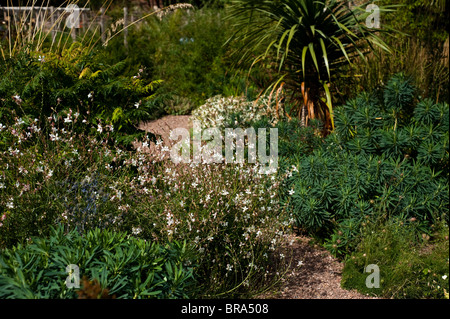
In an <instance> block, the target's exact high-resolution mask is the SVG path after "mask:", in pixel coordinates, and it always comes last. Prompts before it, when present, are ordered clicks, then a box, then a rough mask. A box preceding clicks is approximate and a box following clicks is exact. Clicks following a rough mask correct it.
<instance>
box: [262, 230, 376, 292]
mask: <svg viewBox="0 0 450 319" xmlns="http://www.w3.org/2000/svg"><path fill="white" fill-rule="evenodd" d="M292 239H293V244H292V246H290V247H289V249H292V254H293V256H292V258H293V261H292V265H291V269H290V271H289V272H288V273H287V278H286V280H285V282H283V283H282V284H281V289H279V290H278V291H276V292H269V293H266V294H264V295H262V296H260V298H270V299H373V297H369V296H365V295H363V294H360V293H359V292H357V291H349V290H345V289H343V288H341V285H340V283H341V275H342V269H343V267H344V265H343V263H341V262H339V261H338V260H337V259H336V258H334V257H333V256H331V254H330V253H329V252H328V251H327V250H326V249H324V248H322V247H319V246H317V245H315V246H313V245H311V244H310V243H309V242H310V240H311V239H310V238H307V237H301V236H292ZM299 262H301V265H299Z"/></svg>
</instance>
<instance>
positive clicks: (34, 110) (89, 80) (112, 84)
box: [0, 44, 160, 144]
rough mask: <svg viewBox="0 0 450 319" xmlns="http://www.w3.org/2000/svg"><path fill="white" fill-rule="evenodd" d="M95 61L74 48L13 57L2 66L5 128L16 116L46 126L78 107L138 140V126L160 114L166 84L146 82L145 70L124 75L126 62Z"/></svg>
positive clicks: (0, 87)
mask: <svg viewBox="0 0 450 319" xmlns="http://www.w3.org/2000/svg"><path fill="white" fill-rule="evenodd" d="M43 55H44V54H43ZM91 58H92V53H91V54H85V53H84V51H83V49H81V48H80V47H79V46H78V45H77V44H74V45H72V47H71V48H70V49H68V50H67V51H66V52H63V53H62V56H59V55H55V54H53V53H50V52H48V53H46V54H45V56H41V55H39V56H38V55H37V53H36V54H27V53H22V54H20V55H18V56H16V57H13V58H11V59H8V60H7V61H6V62H5V63H4V64H2V65H1V66H0V73H1V74H2V80H1V81H0V94H1V95H2V96H3V97H4V98H2V100H1V101H0V114H3V115H4V116H8V117H9V119H10V120H9V121H6V123H5V124H12V123H11V119H13V118H14V117H16V116H18V117H25V116H30V117H32V118H38V119H39V120H40V121H41V123H44V119H45V118H46V117H48V116H50V115H51V114H52V113H53V112H55V111H56V112H59V111H62V110H64V111H69V109H72V110H74V112H75V111H76V112H77V113H81V114H85V115H87V117H86V120H87V121H88V122H89V123H92V124H95V125H97V124H102V125H111V124H112V125H114V127H115V130H114V131H113V132H112V133H111V134H112V135H113V136H114V137H115V138H116V139H117V140H118V141H119V142H126V138H128V139H129V138H130V136H128V137H126V136H125V134H128V135H131V136H132V135H133V134H134V136H135V137H136V136H137V135H138V132H137V130H136V128H135V126H136V125H137V124H138V123H139V122H140V121H142V120H145V119H151V118H152V116H154V114H152V113H153V106H152V105H151V102H150V101H151V99H152V98H153V94H154V90H155V85H157V84H159V83H160V81H153V82H151V81H149V80H146V75H145V71H144V70H142V69H141V70H139V71H138V70H135V72H136V73H137V75H135V76H134V77H132V76H129V77H127V76H123V75H121V73H122V72H123V69H124V67H125V63H124V62H118V63H116V64H114V65H105V64H103V63H94V62H92V60H91ZM4 119H5V117H3V119H2V121H5V120H4ZM41 128H44V127H41ZM124 144H127V143H124ZM128 144H129V143H128Z"/></svg>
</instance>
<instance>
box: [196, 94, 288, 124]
mask: <svg viewBox="0 0 450 319" xmlns="http://www.w3.org/2000/svg"><path fill="white" fill-rule="evenodd" d="M277 103H278V102H277V101H276V100H275V99H273V98H269V97H268V96H265V95H264V96H262V97H260V98H259V99H257V100H255V101H248V100H247V99H246V98H245V97H233V96H232V97H223V96H220V95H217V96H215V97H212V98H210V99H208V100H206V102H205V104H203V105H202V106H200V107H199V108H197V109H196V110H194V111H193V112H192V116H193V118H194V119H195V120H198V121H200V123H201V126H202V127H203V128H208V127H217V128H223V127H225V126H226V125H228V124H232V125H243V124H245V123H250V122H256V121H258V120H261V119H263V118H268V119H269V122H270V124H276V123H277V122H278V120H279V119H280V118H284V114H283V113H282V112H281V111H280V112H278V113H279V114H277V109H276V107H277ZM279 108H280V110H281V109H282V107H280V106H279ZM233 116H234V118H235V119H234V122H233V123H228V122H227V121H229V119H231V118H232V117H233Z"/></svg>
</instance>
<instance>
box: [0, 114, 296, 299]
mask: <svg viewBox="0 0 450 319" xmlns="http://www.w3.org/2000/svg"><path fill="white" fill-rule="evenodd" d="M83 118H84V115H81V114H78V115H75V114H71V113H68V114H54V115H53V116H52V117H50V118H48V119H46V121H48V123H47V126H49V127H51V128H52V129H51V130H50V131H51V133H50V134H47V133H45V132H44V131H43V130H39V128H38V126H37V122H34V120H31V119H28V118H25V119H16V122H15V124H13V125H12V126H2V129H1V132H0V140H2V141H3V143H2V144H0V145H1V149H0V151H1V152H2V156H1V158H0V167H1V169H2V172H3V174H2V175H0V176H1V178H0V188H1V189H0V216H1V221H0V243H1V246H2V247H12V246H14V245H17V243H22V244H23V243H25V242H26V241H27V240H28V238H30V237H35V236H39V237H45V236H48V235H49V234H50V231H51V226H55V225H58V224H63V225H64V226H65V227H66V229H68V230H70V231H72V230H74V231H77V232H79V233H80V234H84V233H86V232H88V231H90V230H93V229H108V230H110V231H123V232H126V233H127V234H133V235H135V236H139V237H140V238H142V239H146V240H151V241H158V242H159V243H166V242H172V241H174V240H178V241H186V242H187V243H188V245H189V247H193V251H194V253H195V255H196V256H197V263H198V265H199V267H198V268H196V270H195V275H196V276H197V277H198V278H205V280H204V281H202V282H201V283H200V284H199V285H197V286H198V287H200V288H201V290H202V294H201V296H209V297H211V296H237V295H240V296H242V295H246V296H248V295H253V294H255V293H257V292H258V291H259V290H261V289H264V288H267V285H268V284H269V283H270V282H271V280H273V277H272V274H271V271H269V269H268V266H269V265H270V264H271V261H272V259H273V258H275V257H276V256H277V253H278V248H279V247H280V246H281V245H282V244H284V243H285V239H286V237H285V235H286V233H287V232H288V230H289V226H290V223H291V221H290V220H289V218H288V216H286V214H285V212H284V211H283V210H282V209H281V207H280V205H279V203H278V198H277V196H278V185H279V181H278V180H277V179H276V177H275V176H273V179H272V177H270V176H266V175H264V174H261V173H259V168H258V166H255V165H244V166H240V165H224V164H212V165H206V164H201V165H198V164H196V165H194V163H192V164H183V165H181V164H180V165H176V164H174V163H173V162H172V161H170V160H168V159H167V156H166V157H165V158H164V156H165V155H168V153H167V152H168V151H169V148H168V147H167V146H163V144H162V143H160V141H157V149H155V150H154V152H149V151H148V143H149V140H148V139H147V140H143V144H142V147H140V148H138V149H136V151H135V152H125V151H123V150H122V149H121V148H118V147H117V146H115V145H114V144H112V141H111V139H110V137H109V133H110V132H109V131H110V129H111V128H110V127H109V126H100V127H99V126H93V127H92V125H91V124H89V123H87V122H83V120H82V119H83ZM69 120H70V121H69ZM78 126H87V127H91V129H86V130H79V129H77V128H78ZM80 131H81V133H79V132H80ZM84 131H89V132H92V133H91V134H93V135H92V136H89V135H87V134H86V133H84ZM158 152H161V157H155V153H158ZM286 257H287V256H286ZM274 272H276V271H274ZM279 277H280V276H275V278H276V279H279ZM100 283H101V282H100ZM110 288H111V287H108V289H110Z"/></svg>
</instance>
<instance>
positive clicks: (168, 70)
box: [96, 7, 248, 113]
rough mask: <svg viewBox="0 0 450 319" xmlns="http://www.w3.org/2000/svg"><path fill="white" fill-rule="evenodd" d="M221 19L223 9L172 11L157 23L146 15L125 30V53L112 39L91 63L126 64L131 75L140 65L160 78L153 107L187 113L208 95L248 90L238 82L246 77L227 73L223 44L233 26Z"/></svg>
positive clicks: (153, 76) (226, 49)
mask: <svg viewBox="0 0 450 319" xmlns="http://www.w3.org/2000/svg"><path fill="white" fill-rule="evenodd" d="M225 15H226V12H225V11H224V10H223V9H217V8H207V7H205V8H201V9H194V10H176V11H174V12H171V13H169V14H165V15H164V16H163V17H162V18H161V19H159V18H158V17H157V16H150V17H148V18H146V19H145V20H144V21H142V22H140V23H138V24H136V25H135V26H132V27H130V28H129V29H128V49H125V48H124V46H123V39H122V38H121V37H117V38H115V39H113V40H112V41H110V42H109V43H108V46H107V51H103V53H101V54H99V55H98V57H97V58H96V59H98V60H103V61H107V62H108V63H109V64H115V63H117V62H119V61H126V64H127V68H126V70H125V72H126V73H127V74H128V75H130V76H131V75H132V74H133V72H135V71H132V67H135V66H137V65H141V66H143V67H145V68H146V69H147V70H148V72H149V74H150V76H151V78H152V79H153V80H158V79H163V80H164V81H163V82H162V83H161V84H160V85H159V86H158V88H157V98H156V99H154V100H152V102H151V103H152V105H153V107H154V108H155V109H162V110H165V111H166V112H168V113H171V112H173V111H174V110H175V111H176V112H177V111H178V112H181V111H182V112H183V113H189V112H190V111H191V110H193V109H195V108H196V107H198V106H200V105H201V104H203V103H204V102H205V100H206V99H208V98H210V97H212V96H215V95H218V94H222V95H223V94H227V93H229V92H235V91H237V90H236V88H239V90H238V91H240V92H242V91H244V90H245V88H246V86H248V85H247V84H246V83H242V79H243V78H245V77H243V76H240V75H238V76H237V77H234V76H233V74H232V73H231V72H230V71H229V69H230V67H229V66H230V64H231V61H230V58H229V53H228V52H229V49H228V47H227V46H224V43H225V42H226V40H227V38H228V37H229V36H230V35H231V32H232V27H231V22H230V21H226V20H224V19H223V17H224V16H225ZM130 68H131V69H130Z"/></svg>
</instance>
